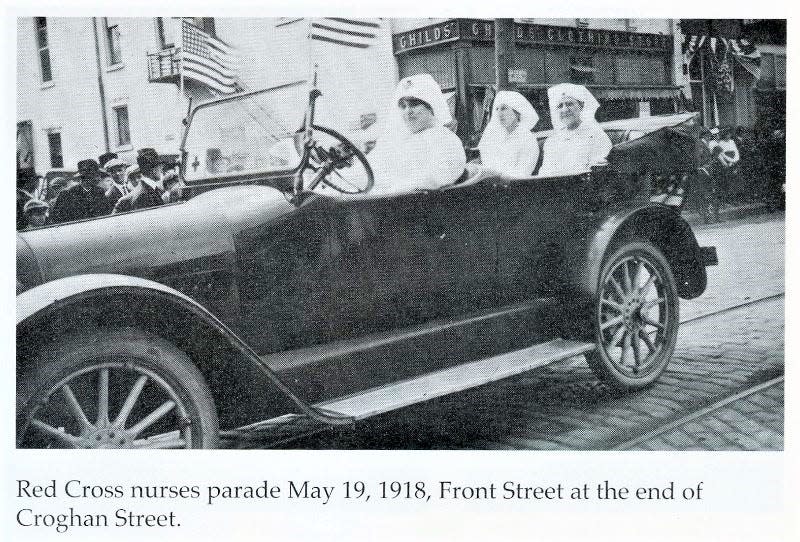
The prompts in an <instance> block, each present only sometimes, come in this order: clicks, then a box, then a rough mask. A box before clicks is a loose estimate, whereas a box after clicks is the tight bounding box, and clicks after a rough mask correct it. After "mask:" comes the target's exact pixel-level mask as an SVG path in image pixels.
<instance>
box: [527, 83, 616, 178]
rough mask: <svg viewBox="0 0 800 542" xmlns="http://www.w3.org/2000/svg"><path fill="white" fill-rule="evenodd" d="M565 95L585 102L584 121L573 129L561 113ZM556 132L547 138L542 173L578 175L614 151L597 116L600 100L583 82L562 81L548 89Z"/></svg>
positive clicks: (540, 170) (582, 114)
mask: <svg viewBox="0 0 800 542" xmlns="http://www.w3.org/2000/svg"><path fill="white" fill-rule="evenodd" d="M565 97H569V98H573V99H576V100H578V101H580V102H581V103H583V109H582V110H581V123H580V125H578V127H577V128H575V129H574V130H570V129H569V128H567V127H566V126H565V125H564V123H563V121H561V119H560V116H559V114H558V107H557V106H558V104H559V102H560V101H561V100H562V99H564V98H565ZM547 101H548V102H549V105H550V118H551V119H553V127H554V128H555V130H554V131H553V134H552V135H551V136H550V137H548V138H547V140H546V141H545V142H544V149H543V152H544V157H543V158H542V167H540V168H539V171H538V173H537V175H538V176H539V177H555V176H559V175H577V174H580V173H586V172H588V171H590V170H591V168H592V166H593V165H595V164H599V163H601V162H603V161H605V159H606V157H607V156H608V153H609V152H610V151H611V147H612V144H611V140H610V139H609V138H608V135H606V133H605V132H604V131H603V129H602V128H601V127H600V125H599V124H598V123H597V120H596V119H595V118H594V116H595V113H597V110H598V108H599V107H600V104H599V103H598V102H597V100H596V99H595V97H594V96H592V93H591V92H589V90H588V89H587V88H586V87H584V86H583V85H575V84H573V83H561V84H558V85H554V86H552V87H550V88H548V89H547Z"/></svg>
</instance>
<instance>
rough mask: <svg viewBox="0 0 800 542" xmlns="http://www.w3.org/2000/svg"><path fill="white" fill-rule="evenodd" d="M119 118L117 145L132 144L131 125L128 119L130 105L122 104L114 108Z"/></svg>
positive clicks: (116, 116)
mask: <svg viewBox="0 0 800 542" xmlns="http://www.w3.org/2000/svg"><path fill="white" fill-rule="evenodd" d="M114 117H115V118H116V119H117V145H118V146H120V147H123V146H125V145H130V144H131V127H130V122H129V121H128V107H127V106H125V105H121V106H119V107H115V108H114Z"/></svg>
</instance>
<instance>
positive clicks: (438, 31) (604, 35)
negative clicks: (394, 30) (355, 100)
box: [394, 19, 672, 54]
mask: <svg viewBox="0 0 800 542" xmlns="http://www.w3.org/2000/svg"><path fill="white" fill-rule="evenodd" d="M514 32H515V41H516V42H517V43H536V44H543V45H578V46H582V47H603V48H624V49H637V50H641V51H659V52H666V51H669V50H671V48H672V36H671V35H666V34H643V33H638V32H624V31H620V30H599V29H588V28H571V27H562V26H549V25H542V24H528V23H516V24H515V25H514ZM458 39H463V40H477V41H493V40H494V21H490V20H485V21H478V20H471V19H452V20H449V21H445V22H442V23H438V24H435V25H431V26H426V27H424V28H420V29H417V30H409V31H408V32H402V33H400V34H395V36H394V52H395V54H398V53H402V52H405V51H408V50H410V49H417V48H419V47H426V46H430V45H434V44H438V43H444V42H448V41H455V40H458Z"/></svg>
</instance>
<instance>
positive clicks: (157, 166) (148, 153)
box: [114, 148, 164, 213]
mask: <svg viewBox="0 0 800 542" xmlns="http://www.w3.org/2000/svg"><path fill="white" fill-rule="evenodd" d="M136 163H137V164H138V165H139V173H140V177H139V184H138V185H136V187H135V188H134V189H133V190H131V191H130V192H129V193H128V194H127V195H125V196H123V197H121V198H120V199H119V201H117V204H116V205H115V206H114V212H115V213H123V212H125V211H134V210H136V209H146V208H148V207H155V206H156V205H161V204H162V203H164V200H163V199H162V195H163V194H164V187H163V185H162V182H163V180H162V177H163V172H164V165H163V162H162V160H161V157H160V156H158V153H157V152H156V151H155V149H149V148H146V149H140V150H139V156H137V157H136Z"/></svg>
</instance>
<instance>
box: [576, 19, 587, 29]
mask: <svg viewBox="0 0 800 542" xmlns="http://www.w3.org/2000/svg"><path fill="white" fill-rule="evenodd" d="M575 26H577V27H578V28H588V27H589V19H575Z"/></svg>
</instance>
